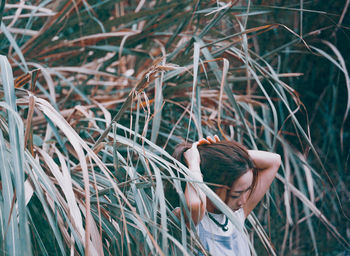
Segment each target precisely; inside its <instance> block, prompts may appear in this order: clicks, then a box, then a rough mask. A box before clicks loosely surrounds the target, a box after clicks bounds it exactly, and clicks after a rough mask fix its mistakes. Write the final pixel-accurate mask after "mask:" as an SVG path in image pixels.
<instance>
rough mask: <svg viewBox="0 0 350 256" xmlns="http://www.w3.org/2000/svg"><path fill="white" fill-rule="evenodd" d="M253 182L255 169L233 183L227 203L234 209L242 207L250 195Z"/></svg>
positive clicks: (227, 195) (227, 196) (228, 193)
mask: <svg viewBox="0 0 350 256" xmlns="http://www.w3.org/2000/svg"><path fill="white" fill-rule="evenodd" d="M252 183H253V171H252V170H251V169H250V170H248V171H247V172H246V173H245V174H243V175H242V176H241V177H239V178H238V180H237V181H236V182H235V183H233V185H232V187H231V190H230V191H227V194H226V200H225V202H226V204H227V206H228V207H230V208H231V209H232V210H233V211H237V210H238V209H240V208H242V207H243V206H244V205H245V203H246V202H247V199H248V197H249V193H250V190H251V187H252Z"/></svg>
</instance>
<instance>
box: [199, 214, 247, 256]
mask: <svg viewBox="0 0 350 256" xmlns="http://www.w3.org/2000/svg"><path fill="white" fill-rule="evenodd" d="M210 214H211V216H212V217H214V218H215V219H216V220H217V221H218V222H219V223H224V222H225V215H223V214H212V213H210ZM234 215H236V217H237V219H238V220H239V222H240V223H241V225H242V226H244V221H245V218H244V212H243V209H239V210H237V211H236V212H234ZM227 227H228V230H227V231H226V232H225V231H223V230H222V228H220V227H218V226H217V225H216V224H215V223H214V221H213V220H211V219H210V218H209V216H208V213H207V212H206V213H205V214H204V217H203V219H202V221H201V222H200V223H199V224H198V226H197V232H198V235H199V238H200V240H201V243H202V244H203V246H204V248H205V249H206V250H207V251H208V252H209V253H210V254H211V255H215V256H216V255H222V256H226V255H227V256H236V255H237V256H250V255H251V254H250V250H249V245H248V242H247V239H248V238H247V237H246V235H245V234H244V233H242V232H240V231H239V230H238V229H237V228H236V227H235V226H234V225H233V224H232V222H231V221H230V220H228V224H227ZM199 255H203V254H202V253H199Z"/></svg>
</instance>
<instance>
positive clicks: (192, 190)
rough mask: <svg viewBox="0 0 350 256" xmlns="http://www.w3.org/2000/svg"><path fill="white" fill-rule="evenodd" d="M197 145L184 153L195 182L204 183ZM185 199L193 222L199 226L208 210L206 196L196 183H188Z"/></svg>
mask: <svg viewBox="0 0 350 256" xmlns="http://www.w3.org/2000/svg"><path fill="white" fill-rule="evenodd" d="M197 144H198V143H194V144H193V145H192V147H191V148H190V149H189V150H187V151H186V152H185V153H184V158H185V159H186V162H187V166H188V169H189V170H190V171H191V176H192V178H193V179H194V180H195V181H198V182H203V176H202V173H201V170H200V156H199V152H198V149H197ZM185 199H186V203H187V207H188V208H189V210H190V212H191V216H192V220H193V222H194V224H195V225H197V224H198V223H199V222H200V221H201V220H202V219H203V217H204V213H205V210H206V196H205V194H204V193H203V191H201V189H200V188H199V187H198V186H197V185H196V184H195V183H189V182H188V183H187V184H186V189H185Z"/></svg>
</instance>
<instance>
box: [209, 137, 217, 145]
mask: <svg viewBox="0 0 350 256" xmlns="http://www.w3.org/2000/svg"><path fill="white" fill-rule="evenodd" d="M207 140H208V141H209V142H210V143H211V144H213V143H215V142H216V141H215V140H214V139H213V138H212V137H210V136H208V137H207Z"/></svg>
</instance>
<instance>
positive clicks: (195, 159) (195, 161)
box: [184, 142, 201, 169]
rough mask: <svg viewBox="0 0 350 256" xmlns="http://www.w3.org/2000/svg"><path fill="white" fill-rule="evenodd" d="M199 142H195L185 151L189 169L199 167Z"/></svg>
mask: <svg viewBox="0 0 350 256" xmlns="http://www.w3.org/2000/svg"><path fill="white" fill-rule="evenodd" d="M198 143H199V142H195V143H193V144H192V147H191V148H190V149H188V150H186V152H185V153H184V157H185V160H186V163H187V166H188V168H189V169H199V166H200V165H199V164H200V161H201V158H200V155H199V151H198V148H197V145H198Z"/></svg>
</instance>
